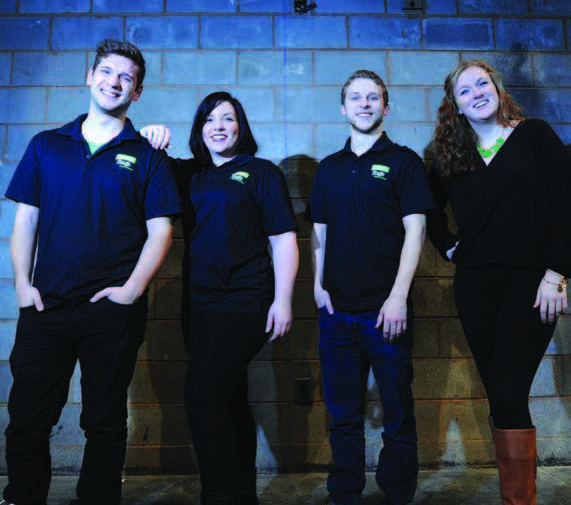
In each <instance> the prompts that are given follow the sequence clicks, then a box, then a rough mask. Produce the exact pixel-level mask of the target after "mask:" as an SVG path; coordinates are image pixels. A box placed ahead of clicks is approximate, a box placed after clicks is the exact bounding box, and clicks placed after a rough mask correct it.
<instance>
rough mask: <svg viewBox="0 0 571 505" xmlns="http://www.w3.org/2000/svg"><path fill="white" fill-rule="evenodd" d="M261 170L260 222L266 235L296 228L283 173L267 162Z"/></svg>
mask: <svg viewBox="0 0 571 505" xmlns="http://www.w3.org/2000/svg"><path fill="white" fill-rule="evenodd" d="M262 170H264V171H265V174H264V175H265V176H264V177H262V178H261V180H262V181H263V182H262V184H263V187H262V192H261V194H262V202H261V204H262V223H263V230H264V234H265V235H266V236H267V237H270V236H273V235H280V234H282V233H286V232H288V231H295V230H297V223H296V221H295V216H294V213H293V208H292V205H291V199H290V196H289V191H288V189H287V184H286V181H285V177H284V175H283V173H282V172H281V171H280V170H279V169H278V168H277V167H276V166H275V165H273V164H271V163H269V162H268V165H267V166H264V167H263V168H262Z"/></svg>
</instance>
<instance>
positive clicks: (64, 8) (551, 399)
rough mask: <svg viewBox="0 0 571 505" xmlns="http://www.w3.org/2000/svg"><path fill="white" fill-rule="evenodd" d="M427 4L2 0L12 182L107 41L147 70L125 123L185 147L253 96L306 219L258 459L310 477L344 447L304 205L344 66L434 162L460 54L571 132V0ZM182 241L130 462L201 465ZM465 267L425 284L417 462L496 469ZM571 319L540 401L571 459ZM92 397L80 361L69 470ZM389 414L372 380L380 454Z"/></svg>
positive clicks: (561, 330) (160, 312) (327, 144)
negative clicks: (161, 127) (189, 408)
mask: <svg viewBox="0 0 571 505" xmlns="http://www.w3.org/2000/svg"><path fill="white" fill-rule="evenodd" d="M407 3H409V2H407ZM417 3H418V2H417ZM423 3H424V10H423V11H420V12H411V11H407V12H404V11H403V9H402V5H403V2H402V1H401V0H351V1H348V0H317V4H318V6H317V8H316V9H315V10H313V11H312V12H311V13H309V14H304V15H297V14H295V13H294V12H293V0H208V1H206V0H144V1H143V0H123V1H121V2H117V1H112V0H0V156H1V158H0V160H1V162H0V165H1V166H0V191H1V192H2V194H3V193H4V190H5V188H6V185H7V183H8V181H9V179H10V177H11V174H12V172H13V170H14V168H15V166H16V164H17V162H18V160H19V158H20V157H21V155H22V153H23V150H24V149H25V146H26V145H27V143H28V141H29V139H30V138H31V136H32V135H33V134H34V133H36V132H38V131H40V130H43V129H46V128H51V127H55V126H57V125H59V124H61V123H63V122H67V121H68V120H71V119H73V118H74V117H75V116H76V115H77V114H79V113H81V112H83V111H85V110H86V109H87V105H88V91H87V89H86V87H85V85H84V84H85V76H86V73H87V70H88V68H89V65H90V63H91V58H92V56H91V55H92V50H93V48H94V47H95V45H96V43H97V41H99V40H101V39H103V38H105V37H113V38H120V39H125V40H130V41H133V42H135V43H136V44H138V45H139V46H140V47H141V48H142V49H143V51H144V54H145V57H146V59H147V61H148V66H149V68H148V74H147V75H148V77H147V79H146V82H145V91H144V93H143V95H142V100H141V102H140V103H137V104H134V105H133V106H132V108H131V114H130V117H131V118H132V119H133V121H134V122H135V123H136V125H137V126H139V127H140V126H143V125H145V124H149V123H165V124H167V125H168V126H169V127H170V128H171V129H172V130H173V132H174V142H173V144H174V145H173V148H172V149H171V154H172V155H174V156H178V157H188V156H189V151H188V148H187V147H186V143H187V139H188V134H189V131H190V126H191V122H192V118H193V114H194V111H195V108H196V106H197V104H198V102H199V101H200V100H201V98H202V97H203V96H205V95H206V94H207V93H209V92H211V91H215V90H220V89H225V90H229V91H231V92H232V93H234V94H236V96H237V97H238V98H239V99H240V100H241V101H242V102H243V104H244V106H245V108H246V111H247V113H248V116H249V118H250V120H251V122H252V124H253V130H254V134H255V136H256V138H257V140H258V142H259V144H260V147H261V149H260V152H259V154H260V155H261V156H262V157H266V158H269V159H271V160H273V161H274V162H275V163H276V164H278V165H279V166H280V167H281V168H282V169H283V170H284V171H285V173H286V174H287V178H288V182H289V185H290V190H291V195H292V198H293V200H294V206H295V210H296V212H297V214H298V217H299V225H300V233H299V245H300V249H301V268H300V272H299V277H298V282H297V286H296V293H295V325H294V329H293V331H292V333H291V334H290V336H288V337H287V338H284V339H283V340H281V341H280V342H278V343H276V344H272V345H267V346H266V348H265V349H264V350H263V351H262V352H261V353H260V355H259V356H258V357H257V359H256V361H255V362H254V363H253V364H252V368H251V399H252V402H253V406H254V411H255V415H256V419H257V422H258V433H259V441H260V448H259V458H258V466H259V468H260V470H261V471H266V472H304V471H311V470H317V469H323V468H325V467H326V465H327V464H329V463H330V461H331V456H330V452H329V449H328V443H327V438H326V437H327V423H328V418H327V413H326V409H325V406H324V404H323V396H322V390H321V385H320V372H319V366H318V359H317V327H316V326H317V325H316V311H315V308H314V304H313V299H312V289H311V280H310V265H309V256H308V234H309V227H308V225H307V223H305V222H304V221H303V219H302V217H301V215H302V212H303V208H304V205H305V198H306V197H307V195H308V192H309V189H310V186H311V182H312V177H313V173H314V171H315V168H316V166H317V163H318V161H319V160H320V159H322V158H323V157H324V156H325V155H326V154H329V153H331V152H333V151H336V150H338V149H339V148H340V146H341V145H342V143H343V142H344V139H345V137H346V135H347V128H346V126H345V124H344V122H343V118H342V116H341V115H340V111H339V92H340V88H341V85H342V83H343V82H344V80H345V79H346V78H347V76H348V75H349V74H350V73H351V72H352V71H353V70H355V69H357V68H369V69H373V70H375V71H377V72H378V73H379V74H381V75H382V76H383V77H384V78H385V80H386V82H387V84H388V85H389V87H390V101H391V114H390V116H389V117H388V118H387V122H386V129H387V131H388V133H389V135H390V136H391V137H392V138H393V140H395V141H398V142H400V143H403V144H407V145H409V146H411V147H412V148H413V149H415V150H416V151H417V152H418V153H419V154H420V155H421V156H424V157H425V158H429V154H428V151H427V150H426V148H427V146H428V144H429V141H430V137H431V133H432V129H433V125H434V121H435V112H436V108H437V106H438V103H439V101H440V99H441V97H442V90H441V85H442V82H443V80H444V76H445V75H446V73H447V72H448V71H449V70H450V69H451V68H452V67H453V66H454V64H455V63H456V62H457V61H458V60H459V58H471V57H475V56H478V57H484V58H487V59H488V60H490V61H491V62H493V63H494V64H496V65H497V66H498V67H499V68H500V69H502V70H503V72H504V74H505V76H506V82H507V85H508V87H509V89H510V90H511V91H512V92H513V94H514V95H515V96H516V97H517V98H518V100H519V101H520V102H521V103H522V104H523V105H524V106H525V108H526V110H527V113H528V115H530V116H533V117H540V118H543V119H546V120H547V121H549V122H550V123H551V124H552V125H553V126H554V127H555V129H556V130H557V132H558V133H559V134H560V136H561V137H562V138H563V140H564V142H565V143H567V144H569V143H571V110H570V103H571V86H570V84H571V70H570V69H571V66H570V58H569V47H570V45H571V21H570V19H569V15H570V14H571V4H569V3H568V2H562V1H559V0H510V1H504V0H425V1H424V2H423ZM13 216H14V205H13V204H12V203H10V202H8V201H6V200H0V428H2V430H3V428H4V427H5V426H6V424H7V411H6V402H7V398H8V392H9V388H10V382H11V378H10V371H9V365H8V357H9V353H10V349H11V346H12V343H13V338H14V330H15V324H16V319H17V316H18V308H17V305H16V302H15V299H14V292H13V281H12V276H13V273H12V270H11V266H10V261H9V236H10V233H11V228H12V220H13ZM506 232H508V231H507V230H506ZM181 252H182V242H181V237H180V231H179V232H178V238H177V240H176V242H175V244H174V245H173V248H172V251H171V253H170V255H169V257H168V260H167V262H166V264H165V265H164V267H163V268H162V270H161V271H160V274H159V275H158V278H157V279H156V280H155V281H154V282H153V284H152V286H151V311H150V321H149V326H148V333H147V339H146V343H145V344H144V346H143V348H142V349H141V353H140V357H139V364H138V367H137V372H136V375H135V378H134V381H133V385H132V388H131V393H130V402H131V403H130V439H129V442H130V446H129V455H128V461H127V470H128V471H130V472H135V471H137V472H153V473H158V472H178V473H187V472H195V471H196V464H195V461H194V458H193V455H192V450H191V441H190V437H189V435H188V431H187V427H186V420H185V413H184V408H183V405H182V392H183V391H182V383H183V376H184V370H185V351H184V348H183V345H182V340H181V336H180V329H179V323H178V318H179V305H180V296H179V294H180V290H181V280H180V259H181ZM452 275H453V270H452V267H451V266H450V265H449V264H446V263H445V262H443V261H442V260H441V259H440V258H439V257H438V256H437V254H436V253H435V251H434V249H433V248H432V247H431V245H430V244H427V245H426V248H425V251H424V254H423V257H422V263H421V266H420V268H419V270H418V274H417V281H416V290H415V301H416V310H417V312H416V313H417V321H416V351H415V372H416V379H415V394H416V398H417V414H418V425H419V435H420V456H421V461H422V464H423V465H424V466H443V465H444V466H449V465H459V466H462V465H468V466H481V465H488V464H491V462H492V461H493V457H492V448H491V444H490V433H489V429H488V426H487V419H486V417H487V409H486V402H485V399H484V393H483V390H482V386H481V384H480V382H479V379H478V376H477V372H476V369H475V366H474V362H473V360H472V358H471V356H470V352H469V350H468V349H467V346H466V344H465V342H464V338H463V335H462V331H461V328H460V326H459V323H458V319H457V317H456V311H455V307H454V303H453V299H452ZM570 325H571V320H568V319H563V320H561V321H560V322H559V325H558V328H557V332H556V336H555V337H554V339H553V342H552V343H551V346H550V347H549V351H548V354H547V356H546V357H545V359H544V361H543V363H542V365H541V368H540V371H539V374H538V376H537V379H536V381H535V384H534V387H533V398H532V402H531V406H532V411H533V416H534V419H535V420H536V421H537V425H538V429H539V431H538V434H539V450H540V458H541V462H542V463H544V464H553V463H557V464H569V463H571V457H570V454H571V438H570V436H569V433H570V432H571V339H570V338H569V335H570V333H571V327H570ZM308 400H309V402H308ZM80 401H81V397H80V390H79V381H78V374H76V376H75V378H74V382H73V384H72V388H71V391H70V396H69V404H68V406H67V407H66V409H65V411H64V413H63V416H62V418H61V420H60V422H59V423H58V425H57V426H56V428H55V429H54V434H53V438H52V448H53V453H54V458H53V459H54V466H55V469H56V472H59V473H65V472H71V473H73V472H76V471H77V470H78V468H79V464H80V459H81V447H82V443H83V437H82V433H81V431H80V430H79V428H78V426H77V424H78V417H79V411H80ZM381 413H382V411H381V407H380V405H379V402H378V398H377V394H376V391H375V389H374V387H373V385H372V383H371V387H370V391H369V402H368V416H367V434H368V451H369V452H368V456H367V462H368V464H369V465H370V466H371V467H372V466H374V464H375V458H376V454H377V452H378V449H379V447H380V444H381V437H380V435H381V432H382V419H381ZM1 443H3V441H2V442H0V444H1ZM2 470H4V471H5V466H4V462H3V461H1V462H0V471H2Z"/></svg>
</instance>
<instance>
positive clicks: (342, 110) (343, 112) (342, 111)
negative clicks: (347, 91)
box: [341, 105, 347, 116]
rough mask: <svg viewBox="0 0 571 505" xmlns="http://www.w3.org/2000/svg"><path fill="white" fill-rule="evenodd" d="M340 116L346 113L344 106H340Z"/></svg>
mask: <svg viewBox="0 0 571 505" xmlns="http://www.w3.org/2000/svg"><path fill="white" fill-rule="evenodd" d="M341 114H343V115H344V116H346V115H347V111H346V110H345V106H344V105H342V106H341Z"/></svg>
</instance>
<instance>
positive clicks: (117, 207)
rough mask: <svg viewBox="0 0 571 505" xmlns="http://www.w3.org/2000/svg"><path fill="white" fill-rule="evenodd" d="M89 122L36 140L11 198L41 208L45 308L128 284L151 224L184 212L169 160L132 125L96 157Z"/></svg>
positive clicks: (39, 276)
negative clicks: (85, 129) (84, 128)
mask: <svg viewBox="0 0 571 505" xmlns="http://www.w3.org/2000/svg"><path fill="white" fill-rule="evenodd" d="M85 118H86V115H82V116H79V117H78V118H77V119H76V120H75V121H74V122H72V123H69V124H67V125H65V126H63V127H61V128H58V129H55V130H49V131H44V132H41V133H39V134H38V135H36V136H35V137H34V138H33V139H32V141H31V142H30V144H29V145H28V148H27V149H26V152H25V154H24V156H23V158H22V160H21V161H20V163H19V165H18V167H17V168H16V171H15V172H14V176H13V177H12V181H11V182H10V185H9V186H8V189H7V191H6V197H7V198H10V199H12V200H15V201H16V202H21V203H25V204H27V205H32V206H34V207H38V208H39V209H40V214H39V224H38V231H39V234H38V245H37V261H36V265H35V268H34V275H33V285H34V286H35V287H36V288H37V289H38V290H39V292H40V295H41V296H42V299H43V302H44V305H45V307H46V308H51V307H55V306H57V305H61V304H74V303H81V302H83V301H85V300H88V299H89V298H91V296H93V295H94V294H95V293H96V292H98V291H99V290H101V289H103V288H106V287H109V286H121V285H123V284H124V283H125V281H126V280H127V279H128V278H129V276H130V275H131V273H132V271H133V269H134V268H135V265H136V263H137V261H138V259H139V256H140V254H141V250H142V248H143V244H144V243H145V241H146V239H147V227H146V221H147V220H149V219H152V218H155V217H161V216H167V215H172V214H177V213H178V212H179V198H178V193H177V189H176V184H175V181H174V177H173V175H172V172H171V170H170V166H169V163H168V159H167V157H166V155H165V153H164V152H162V151H157V150H155V149H153V148H152V147H151V145H150V144H149V143H148V142H147V140H146V139H143V138H142V137H141V136H140V135H139V134H138V133H137V132H136V131H135V129H134V128H133V125H132V124H131V122H130V121H129V120H128V119H127V121H126V123H125V127H124V128H123V130H122V131H121V133H120V134H119V135H118V136H117V137H115V138H114V139H113V140H111V141H110V142H109V143H108V144H106V145H104V146H102V147H101V148H100V149H99V150H98V151H96V152H95V153H94V154H93V155H92V154H91V153H90V151H89V147H88V145H87V143H86V141H85V139H84V138H83V135H82V133H81V124H82V123H83V121H84V119H85Z"/></svg>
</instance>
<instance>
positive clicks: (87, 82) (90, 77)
mask: <svg viewBox="0 0 571 505" xmlns="http://www.w3.org/2000/svg"><path fill="white" fill-rule="evenodd" d="M92 78H93V67H91V68H90V69H89V72H87V79H86V80H85V81H86V84H87V85H88V86H91V79H92Z"/></svg>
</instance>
